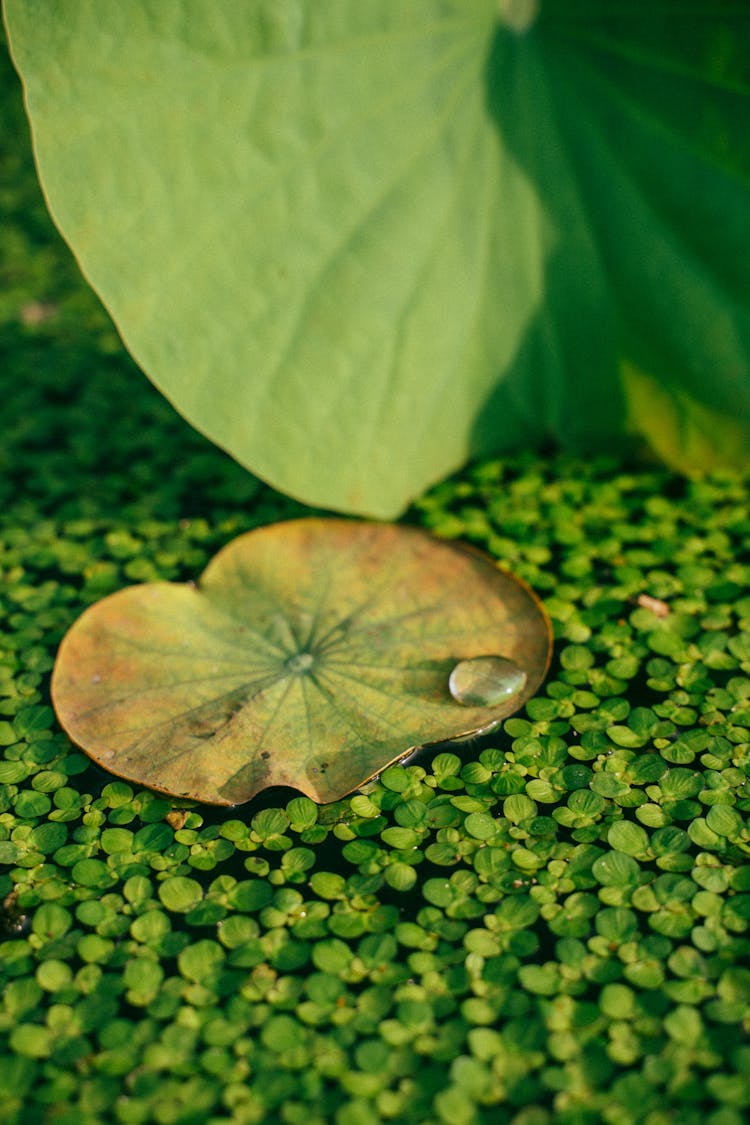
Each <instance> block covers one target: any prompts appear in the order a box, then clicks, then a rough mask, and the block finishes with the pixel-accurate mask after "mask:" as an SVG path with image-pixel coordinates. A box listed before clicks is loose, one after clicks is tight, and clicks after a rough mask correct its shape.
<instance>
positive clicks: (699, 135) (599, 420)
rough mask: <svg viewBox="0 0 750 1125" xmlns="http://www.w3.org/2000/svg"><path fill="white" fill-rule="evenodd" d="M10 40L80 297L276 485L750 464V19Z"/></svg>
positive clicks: (340, 498) (194, 415) (174, 396)
mask: <svg viewBox="0 0 750 1125" xmlns="http://www.w3.org/2000/svg"><path fill="white" fill-rule="evenodd" d="M5 12H6V19H7V23H8V27H9V31H10V39H11V43H12V47H13V52H14V58H15V61H16V64H17V66H18V68H19V70H20V72H21V74H22V76H23V79H24V82H25V85H26V93H27V104H28V108H29V112H30V115H31V119H32V122H33V129H34V143H35V147H36V152H37V159H38V166H39V169H40V173H41V177H42V179H43V182H44V185H45V190H46V193H47V198H48V200H49V204H50V208H51V210H52V212H53V215H54V217H55V219H56V221H57V223H58V224H59V226H60V229H61V230H62V231H63V233H64V235H65V237H66V238H67V239H68V241H69V243H70V245H71V246H72V248H73V250H74V252H75V253H76V255H77V257H78V258H79V261H80V263H81V265H82V267H83V270H84V272H85V273H86V275H87V277H88V278H89V279H90V280H91V283H92V285H93V286H94V288H95V289H96V290H97V292H98V293H99V294H100V296H101V297H102V299H103V301H104V303H105V305H106V306H107V308H108V309H109V310H110V312H111V314H112V316H113V317H114V320H115V322H116V324H117V326H118V328H119V330H120V332H121V333H122V336H123V339H124V340H125V341H126V342H127V345H128V347H129V348H130V349H131V351H132V353H133V355H134V356H135V358H136V359H137V361H138V362H139V363H140V364H141V365H142V367H143V369H144V370H145V371H146V372H147V373H148V374H149V376H150V377H151V378H152V379H153V381H154V382H155V383H156V385H157V386H158V387H159V388H160V389H161V390H162V391H163V392H164V393H165V394H166V395H167V397H168V398H169V399H170V401H172V402H174V403H175V404H176V406H177V407H178V409H179V410H180V411H181V412H182V413H183V414H184V416H185V417H186V418H188V419H189V420H190V421H191V422H192V423H193V424H194V425H196V426H197V427H198V428H199V429H200V430H201V431H202V432H204V433H205V434H207V435H208V436H209V437H210V438H212V439H213V440H214V441H216V442H217V443H218V444H220V445H221V446H222V447H223V448H225V449H227V450H229V451H230V452H231V453H232V454H233V455H234V456H235V457H236V458H237V459H238V460H239V461H240V462H242V463H243V464H245V465H247V466H248V467H250V468H251V469H252V470H253V471H254V472H256V473H258V474H259V475H260V476H262V477H263V478H265V479H267V480H269V481H271V482H272V483H273V484H274V485H275V486H276V487H278V488H281V489H282V490H284V491H287V492H290V493H292V494H294V495H296V496H299V497H300V498H303V499H305V500H307V501H308V502H311V503H315V504H319V505H324V506H326V507H335V508H338V509H340V510H346V511H358V512H364V513H366V514H370V515H376V516H380V517H383V516H389V517H390V516H393V515H394V514H396V513H397V512H398V511H400V510H402V509H403V508H404V506H405V505H406V503H407V502H408V500H409V499H410V498H411V497H413V496H415V495H417V494H418V493H419V492H421V491H422V490H423V488H424V487H425V485H426V484H427V483H429V482H431V481H434V480H435V479H437V478H439V477H442V476H444V475H445V474H446V473H447V472H448V471H450V470H452V469H454V468H456V467H457V466H458V465H459V464H461V463H462V462H464V461H465V460H466V458H467V456H469V455H471V454H477V453H480V452H483V451H489V450H505V449H508V448H509V447H512V448H515V449H518V448H519V447H523V446H524V445H528V444H529V442H536V443H538V442H539V441H540V440H542V439H544V438H546V437H547V436H548V435H550V434H552V435H554V436H555V437H557V438H558V439H560V440H561V441H562V442H563V443H565V444H566V445H568V446H575V445H578V446H579V447H580V446H582V445H586V444H588V445H591V444H592V443H595V442H596V443H598V444H600V445H602V444H603V443H607V442H611V440H612V438H613V437H614V436H615V435H616V434H618V432H620V431H621V430H622V427H623V419H626V423H627V425H628V426H629V427H630V428H632V429H634V430H636V431H637V432H639V433H640V434H641V435H643V436H645V438H646V440H647V441H648V442H649V443H650V444H651V445H652V446H653V447H654V448H655V449H656V450H657V451H658V453H659V454H660V455H662V456H663V457H666V458H667V459H668V460H669V461H670V462H672V463H673V464H676V465H678V466H680V467H683V468H686V469H691V468H693V467H694V466H696V465H698V464H700V465H704V466H705V465H712V464H719V463H722V462H723V463H724V464H728V465H732V464H735V463H736V462H737V461H739V460H746V459H747V457H748V449H749V447H750V437H749V433H748V418H749V417H750V380H748V332H749V329H750V321H749V319H748V317H749V316H750V313H749V312H748V308H749V307H750V306H749V305H748V301H747V293H748V288H749V284H748V263H749V262H750V256H749V255H747V254H743V253H742V252H740V250H739V249H738V248H740V247H742V246H744V245H746V242H747V234H746V226H745V223H746V216H747V212H748V205H749V203H750V193H749V190H748V162H747V158H746V152H747V146H746V144H745V129H746V121H747V85H746V81H745V75H744V70H743V62H742V58H743V56H742V44H743V42H744V39H743V36H744V34H745V31H746V25H745V24H744V23H743V21H744V20H745V19H746V13H745V11H744V6H743V5H742V4H731V3H722V4H716V5H703V4H693V3H689V4H688V6H687V9H686V14H685V15H684V16H679V15H678V16H677V17H676V18H675V17H674V16H673V14H672V8H671V5H670V4H669V2H668V0H660V2H657V3H654V4H652V5H650V6H649V9H648V11H647V12H643V11H642V10H641V8H640V7H635V8H632V10H631V9H630V8H629V7H625V8H624V9H623V8H621V7H620V6H614V7H613V6H612V5H607V4H601V3H596V2H593V0H578V2H576V3H566V2H560V0H542V2H541V3H533V2H531V0H528V2H526V3H521V4H513V3H510V2H508V3H505V2H503V3H502V4H500V5H499V8H498V3H497V0H411V2H410V3H408V4H393V3H392V2H390V0H370V2H369V3H367V4H354V3H352V4H344V3H333V4H320V3H318V2H316V0H303V2H300V3H294V4H292V3H270V2H265V0H264V2H263V3H258V4H256V5H253V7H252V9H251V11H249V12H247V11H245V10H244V8H243V7H242V6H237V5H235V4H233V3H232V2H231V0H222V2H214V3H212V4H208V5H203V4H199V3H196V2H195V0H167V2H165V3H162V4H158V5H154V4H153V3H151V2H150V0H130V2H129V3H128V4H127V5H120V6H118V7H113V8H112V9H111V10H108V11H107V15H106V18H102V14H101V6H100V5H99V4H98V3H96V2H95V0H79V2H78V3H77V4H76V9H75V18H71V15H70V12H69V11H68V10H67V8H65V7H63V6H61V5H59V4H56V3H53V2H52V0H6V3H5ZM519 12H520V13H521V15H520V16H519V15H518V13H519ZM717 214H720V215H721V216H722V222H721V223H718V224H717V223H716V222H715V216H716V215H717ZM134 247H137V252H134ZM707 372H710V373H711V377H710V378H707V375H706V373H707ZM321 454H322V455H321ZM124 549H125V551H126V552H127V551H129V552H130V553H132V549H131V548H130V547H129V545H128V544H127V543H126V544H125V545H124ZM679 644H680V642H679V639H678V638H676V637H671V638H670V637H667V639H666V640H665V637H664V636H662V635H659V636H657V637H655V638H654V639H653V649H654V651H655V652H658V653H669V652H673V651H676V650H677V649H678V648H679ZM628 737H632V736H628Z"/></svg>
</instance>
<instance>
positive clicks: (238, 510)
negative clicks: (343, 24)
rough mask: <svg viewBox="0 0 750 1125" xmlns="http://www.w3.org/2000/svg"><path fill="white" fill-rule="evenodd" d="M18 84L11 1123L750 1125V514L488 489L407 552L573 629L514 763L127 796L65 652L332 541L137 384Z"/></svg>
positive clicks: (11, 562)
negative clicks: (260, 544) (139, 590)
mask: <svg viewBox="0 0 750 1125" xmlns="http://www.w3.org/2000/svg"><path fill="white" fill-rule="evenodd" d="M0 65H2V67H3V71H2V86H1V89H2V96H1V97H0V114H1V115H2V120H1V121H0V125H1V129H0V135H1V136H2V138H3V147H2V151H1V152H0V206H1V207H2V217H3V222H2V224H1V225H0V251H1V264H0V269H1V270H2V293H1V295H0V380H1V381H2V391H1V396H2V397H1V399H0V401H2V404H3V415H2V417H3V440H2V443H1V444H0V615H1V617H0V622H1V624H2V641H1V642H0V748H1V749H2V758H1V759H0V785H1V788H0V901H2V911H1V918H0V922H1V924H2V929H3V932H2V935H0V936H1V938H2V940H1V941H0V978H1V979H2V984H3V993H2V1004H1V1006H0V1073H2V1076H3V1080H2V1090H1V1091H0V1099H1V1100H2V1110H1V1111H0V1116H2V1119H3V1121H4V1122H6V1121H7V1122H8V1125H37V1123H39V1122H50V1123H51V1122H55V1123H56V1125H100V1123H102V1122H109V1121H112V1122H116V1123H117V1125H129V1123H133V1125H140V1123H145V1122H148V1123H151V1122H157V1123H159V1125H171V1123H175V1125H177V1123H179V1125H204V1123H209V1125H213V1123H214V1122H216V1123H219V1122H235V1123H237V1125H250V1123H261V1122H262V1123H263V1125H265V1123H275V1122H280V1123H284V1125H295V1123H297V1122H303V1121H304V1122H305V1125H315V1123H319V1125H324V1123H327V1122H334V1123H335V1125H377V1123H379V1122H380V1121H384V1120H385V1121H388V1120H393V1121H397V1122H404V1123H414V1125H422V1123H424V1125H432V1123H433V1122H434V1123H436V1125H440V1123H442V1122H449V1123H451V1125H475V1123H478V1125H482V1123H485V1122H486V1123H487V1125H490V1123H492V1125H495V1123H498V1122H500V1123H502V1122H508V1123H509V1125H552V1122H555V1123H557V1122H562V1123H563V1125H565V1123H568V1125H589V1123H591V1125H594V1123H595V1122H596V1123H598V1122H600V1121H605V1122H610V1123H612V1125H631V1123H633V1125H636V1123H641V1122H642V1123H644V1125H667V1123H673V1122H677V1121H679V1122H680V1123H681V1125H683V1123H684V1125H693V1123H694V1125H742V1122H743V1121H744V1120H745V1117H746V1114H747V1110H748V1105H749V1104H750V1095H749V1094H748V1089H747V1081H746V1076H747V1073H748V1070H749V1069H750V1057H749V1053H748V1052H749V1049H748V1047H747V1043H746V1032H747V1030H748V1024H749V1022H750V970H748V968H747V964H748V955H749V954H750V940H749V939H748V925H749V924H750V862H748V856H749V854H750V834H749V831H748V812H749V811H750V792H749V790H748V781H747V778H748V765H749V764H750V745H749V743H748V728H750V679H749V678H748V673H749V672H750V599H749V598H748V596H747V589H748V586H749V585H750V560H749V559H748V555H747V543H748V534H749V533H750V517H749V514H748V488H747V484H748V481H747V479H746V478H743V477H741V476H739V475H736V474H733V473H730V472H725V473H723V474H717V475H713V476H707V477H705V478H700V479H697V480H694V481H692V482H686V481H685V480H684V479H682V478H677V477H675V476H672V475H670V474H669V473H666V472H643V471H635V470H633V469H632V467H631V466H628V465H626V464H622V463H618V462H615V461H608V460H599V461H594V462H589V463H586V464H583V463H580V462H577V461H574V460H570V459H566V458H555V459H552V460H550V461H548V462H542V461H539V460H536V459H534V458H531V457H528V458H521V459H516V460H509V461H490V462H482V463H479V464H476V465H474V466H472V467H471V468H470V469H469V470H467V471H466V473H464V474H462V475H461V476H459V477H457V478H455V479H453V480H451V481H449V482H448V483H446V484H444V485H442V486H439V487H438V488H436V489H435V490H433V491H432V492H431V493H429V494H427V495H426V496H425V497H423V498H422V499H421V500H420V501H419V503H418V504H417V505H416V506H415V507H414V508H413V509H412V510H411V511H410V513H409V514H408V517H407V518H408V519H409V520H410V521H412V522H416V523H419V524H421V525H423V526H427V527H430V528H432V529H434V530H435V531H436V532H437V533H438V534H441V535H444V536H460V537H462V538H464V539H466V540H468V541H470V542H474V543H476V544H478V545H481V546H482V547H484V548H485V549H487V550H489V551H490V552H491V553H492V554H493V555H495V557H497V558H498V559H499V560H500V561H501V564H502V565H504V566H510V567H512V568H513V569H514V571H515V572H516V573H517V574H519V576H521V577H522V578H524V579H526V580H527V581H528V582H530V583H531V584H532V585H533V586H534V588H535V589H536V590H537V591H538V592H539V593H540V594H541V595H542V596H543V597H544V599H545V602H546V605H547V608H548V610H549V612H550V614H551V615H552V618H553V620H554V623H555V630H556V636H557V647H556V660H555V663H554V665H553V668H552V671H551V674H550V678H549V679H548V681H547V683H546V685H545V688H544V689H543V691H542V692H541V693H540V695H539V697H538V698H536V699H535V700H533V701H531V702H530V703H529V704H528V705H527V707H526V709H525V711H524V712H522V713H521V714H520V715H519V716H517V717H515V718H513V719H510V720H508V721H507V722H506V723H505V725H504V729H503V730H502V731H501V732H499V733H498V734H497V736H495V737H494V738H493V740H492V743H491V745H489V746H485V745H481V744H479V745H475V746H467V747H463V748H461V749H455V748H454V750H453V751H451V752H447V753H446V752H442V753H438V752H437V751H435V752H432V753H426V754H424V755H423V756H422V757H421V758H420V759H418V760H417V761H415V762H414V763H413V764H412V765H410V766H408V767H406V768H405V769H401V768H398V769H391V770H388V771H387V772H386V773H385V774H383V776H382V777H381V778H380V780H379V781H378V782H377V783H376V784H375V785H374V786H373V787H372V788H371V789H370V790H369V791H368V792H367V793H363V794H359V795H357V796H355V797H353V798H351V799H348V800H345V801H342V802H339V803H338V804H336V805H335V806H326V807H322V808H320V809H318V808H316V807H315V806H313V805H312V804H311V803H310V802H307V801H305V800H304V799H300V798H298V797H296V796H295V794H294V793H293V792H278V791H277V792H274V793H271V794H269V795H268V797H267V799H265V800H263V801H259V802H256V803H253V804H251V805H249V806H246V807H244V808H242V809H241V810H228V811H223V812H222V811H216V810H206V809H205V808H201V807H198V806H196V807H182V806H181V805H180V804H179V803H178V804H176V805H172V804H170V802H169V801H167V800H165V799H163V798H161V797H158V796H155V795H154V794H152V793H149V792H148V791H145V790H141V789H138V788H136V787H133V786H131V785H128V784H125V783H123V782H118V781H114V780H113V779H112V778H110V777H108V776H107V775H106V774H104V773H102V772H100V771H99V770H97V769H95V768H93V767H92V766H91V765H90V764H89V763H88V761H87V760H86V759H85V758H84V757H83V756H82V755H81V754H80V753H79V752H77V751H76V750H75V748H73V747H72V746H71V745H70V744H69V742H68V741H67V739H66V738H65V736H64V735H63V734H62V732H61V731H60V730H59V728H58V727H57V725H56V723H55V720H54V717H53V714H52V711H51V708H50V706H49V693H48V685H49V673H50V670H51V667H52V662H53V659H54V654H55V650H56V647H57V645H58V643H59V641H60V639H61V637H62V635H63V633H64V631H65V630H66V628H67V627H68V626H69V625H70V623H71V622H72V621H73V620H74V618H75V617H76V616H77V615H78V614H79V613H80V612H81V610H82V609H83V608H84V607H85V606H87V605H89V604H91V603H92V602H93V601H95V600H96V599H98V598H100V597H101V596H103V595H105V594H107V593H109V592H110V591H112V590H115V589H117V588H120V587H121V586H123V585H125V584H127V583H129V582H138V581H149V580H152V579H157V578H167V579H176V580H185V579H189V578H192V577H195V575H196V574H197V573H199V572H200V570H201V569H202V567H203V566H204V565H205V562H206V561H207V560H208V558H209V557H210V556H211V555H213V554H214V553H215V551H216V550H217V549H218V548H219V547H220V546H221V545H223V544H224V543H225V542H226V541H227V540H229V539H230V538H232V537H233V536H234V535H236V534H237V533H238V532H240V531H243V530H245V529H248V528H250V527H252V526H255V525H257V524H260V523H265V522H268V521H269V520H273V519H278V518H281V517H284V516H289V515H299V514H303V513H305V512H306V511H308V509H304V508H303V507H301V506H300V505H297V504H295V503H293V502H292V501H289V500H287V499H285V498H283V497H281V496H279V495H278V494H276V493H274V492H272V491H271V490H270V489H267V488H265V487H263V486H261V485H259V484H258V482H256V481H255V480H253V479H252V478H251V477H249V476H248V475H247V474H246V473H245V472H244V471H242V470H241V469H239V468H238V467H237V466H236V465H235V464H234V463H233V462H232V461H230V460H229V459H228V458H227V457H225V456H224V455H222V454H221V453H219V452H218V451H216V450H215V449H214V448H212V447H211V446H209V445H208V444H207V443H206V442H205V441H203V439H201V438H199V437H198V436H196V435H195V434H193V433H192V432H191V431H190V430H189V429H188V428H187V427H186V426H185V425H184V423H183V422H182V421H181V420H180V419H179V418H178V417H177V416H176V414H174V413H173V412H172V410H171V408H170V407H169V406H168V405H167V404H166V402H165V401H164V400H163V399H161V398H160V397H159V395H158V394H157V393H156V392H155V391H154V390H153V389H152V388H150V386H149V385H148V384H147V383H146V381H145V380H142V379H139V378H138V376H137V372H136V371H134V369H133V365H132V362H131V361H130V359H129V358H128V356H127V355H126V354H125V353H124V352H123V350H122V348H121V346H120V345H119V343H118V340H117V337H116V335H115V334H114V332H113V330H112V328H111V326H110V324H109V322H108V320H107V318H106V316H105V315H104V314H103V313H102V311H101V309H100V308H99V306H98V305H97V303H96V301H95V299H94V298H93V297H92V296H91V294H90V292H89V290H88V289H87V287H86V286H85V285H84V284H83V282H82V281H81V279H80V277H79V276H78V274H77V272H76V270H75V268H74V266H73V265H72V264H71V260H70V257H69V255H68V253H67V252H66V251H65V250H64V248H63V247H62V245H61V243H60V241H59V239H58V238H57V236H56V235H55V234H54V232H53V230H52V229H51V227H50V224H49V221H48V219H47V217H46V212H45V209H44V206H43V203H42V201H41V199H40V196H39V192H38V188H37V186H36V180H35V177H34V173H33V169H32V167H31V163H30V158H29V148H28V139H27V135H26V130H25V125H24V122H23V119H22V113H21V107H20V105H19V101H18V96H17V90H16V86H15V81H14V79H13V78H12V76H11V73H10V69H9V67H8V64H7V61H6V60H5V58H3V59H2V63H1V64H0ZM649 599H657V600H656V601H654V600H649ZM665 607H668V609H669V613H668V614H667V615H666V616H664V615H663V613H664V609H665Z"/></svg>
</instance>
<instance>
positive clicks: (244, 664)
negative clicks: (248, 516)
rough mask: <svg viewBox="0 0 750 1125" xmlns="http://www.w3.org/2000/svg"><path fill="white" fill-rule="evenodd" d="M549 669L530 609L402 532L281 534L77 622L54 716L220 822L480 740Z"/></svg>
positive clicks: (309, 526)
mask: <svg viewBox="0 0 750 1125" xmlns="http://www.w3.org/2000/svg"><path fill="white" fill-rule="evenodd" d="M550 651H551V634H550V627H549V623H548V621H547V618H546V615H545V614H544V612H543V611H542V609H541V608H540V606H539V604H538V603H537V601H536V600H535V599H534V597H533V595H532V594H531V593H530V592H529V591H528V590H527V589H526V588H525V587H524V586H522V585H520V584H519V583H518V582H516V581H515V579H513V578H512V577H511V576H510V575H509V574H506V573H504V572H503V571H500V570H498V568H497V567H496V566H495V564H494V563H493V561H492V560H491V559H490V558H489V557H487V556H484V555H481V554H479V553H477V552H473V551H469V550H467V549H465V548H461V547H458V546H454V545H452V544H449V543H444V542H441V541H440V540H438V539H434V538H432V537H431V536H430V535H428V534H427V533H425V532H423V531H418V530H416V529H414V528H407V527H394V526H389V525H381V524H368V523H359V522H353V521H347V520H322V519H307V520H294V521H291V522H287V523H278V524H272V525H270V526H268V527H265V528H260V529H258V530H256V531H252V532H249V533H248V534H246V535H242V536H240V537H239V538H238V539H235V540H234V541H233V542H232V543H230V544H229V546H227V547H225V548H224V550H223V551H221V552H220V553H219V554H218V555H217V556H216V558H215V559H214V560H213V562H212V563H210V565H209V566H208V568H207V569H206V571H205V573H204V575H203V577H202V579H201V582H200V586H199V587H196V586H194V585H184V584H183V585H177V584H176V583H168V582H157V583H152V584H150V585H143V586H131V587H129V588H126V589H124V590H120V591H119V592H118V593H116V594H112V595H111V596H110V597H108V598H105V599H104V600H103V601H101V602H98V603H97V604H96V605H95V606H92V607H91V608H90V609H88V610H86V612H85V613H84V614H83V615H82V617H80V618H79V620H78V621H77V622H76V623H75V624H74V625H73V627H72V629H71V630H70V631H69V632H68V634H67V636H66V637H65V639H64V641H63V643H62V645H61V647H60V651H59V654H58V658H57V662H56V664H55V669H54V673H53V678H52V696H53V700H54V703H55V709H56V711H57V714H58V717H59V718H60V721H61V722H62V724H63V726H64V727H65V729H66V730H67V732H68V734H69V735H70V736H71V738H73V739H74V741H76V742H78V743H79V744H80V745H81V746H82V747H83V749H84V750H86V751H87V753H89V754H90V755H91V756H92V757H93V758H94V759H95V760H96V761H98V762H100V763H101V764H102V765H104V766H105V767H106V768H107V769H109V770H112V771H113V772H114V773H117V774H120V775H121V776H124V777H128V778H130V779H133V780H136V781H139V782H143V783H145V784H147V785H151V786H153V787H155V788H158V789H163V790H166V791H167V792H169V793H175V794H179V795H180V796H183V797H195V798H198V799H200V800H205V801H209V802H213V803H217V804H235V803H239V802H241V801H246V800H248V799H249V798H250V797H252V796H253V794H254V793H257V792H258V790H260V789H264V788H266V787H267V786H270V785H292V786H296V787H298V788H299V789H302V790H303V791H304V792H305V793H307V794H308V795H309V796H311V797H313V798H314V799H316V800H320V801H330V800H334V799H336V798H338V797H341V796H343V795H344V794H345V793H347V792H349V791H350V790H351V789H354V788H356V786H358V785H360V784H361V783H362V782H363V781H365V780H366V779H367V778H368V777H370V776H372V774H374V773H376V772H378V771H379V770H381V769H383V768H384V767H385V766H386V765H388V764H389V763H390V762H391V761H393V760H394V759H396V758H399V757H402V756H403V755H404V754H405V753H407V752H408V751H409V750H410V749H413V748H414V747H415V746H421V745H423V744H424V743H428V742H436V741H444V740H447V739H453V738H458V737H462V736H464V735H467V734H472V733H476V732H477V730H484V729H486V728H488V727H491V726H493V725H495V724H496V723H497V722H499V721H500V719H502V718H504V717H505V716H506V715H508V714H511V713H512V712H513V711H515V710H517V708H519V707H520V706H521V705H522V704H523V703H524V702H525V700H526V699H528V698H529V696H531V695H532V694H533V693H534V691H536V689H537V688H538V686H539V684H540V683H541V681H542V679H543V678H544V674H545V672H546V669H547V664H548V661H549V656H550ZM488 670H489V675H488Z"/></svg>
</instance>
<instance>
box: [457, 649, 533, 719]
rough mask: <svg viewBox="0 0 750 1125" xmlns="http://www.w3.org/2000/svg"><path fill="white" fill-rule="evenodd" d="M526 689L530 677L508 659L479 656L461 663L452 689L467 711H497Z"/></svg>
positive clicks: (458, 701)
mask: <svg viewBox="0 0 750 1125" xmlns="http://www.w3.org/2000/svg"><path fill="white" fill-rule="evenodd" d="M525 686H526V673H525V672H524V670H523V669H522V668H519V667H518V665H517V664H516V663H515V661H513V660H508V659H507V658H506V657H504V656H475V657H473V658H472V659H471V660H460V661H459V662H458V664H457V665H456V667H455V668H454V669H453V671H452V672H451V674H450V679H449V680H448V688H449V690H450V693H451V695H452V696H453V698H454V699H455V700H456V702H457V703H463V704H464V705H465V706H466V707H493V706H494V705H495V704H496V703H503V702H504V701H505V700H506V699H510V697H511V696H512V695H518V693H519V692H520V691H522V690H523V688H524V687H525Z"/></svg>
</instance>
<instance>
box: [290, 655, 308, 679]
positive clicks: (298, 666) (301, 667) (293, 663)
mask: <svg viewBox="0 0 750 1125" xmlns="http://www.w3.org/2000/svg"><path fill="white" fill-rule="evenodd" d="M314 663H315V657H314V656H313V654H312V653H311V652H295V654H294V656H290V657H289V659H288V660H287V662H286V670H287V672H291V673H292V674H293V675H295V676H303V675H304V674H305V672H309V671H310V669H311V668H312V666H313V664H314Z"/></svg>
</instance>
